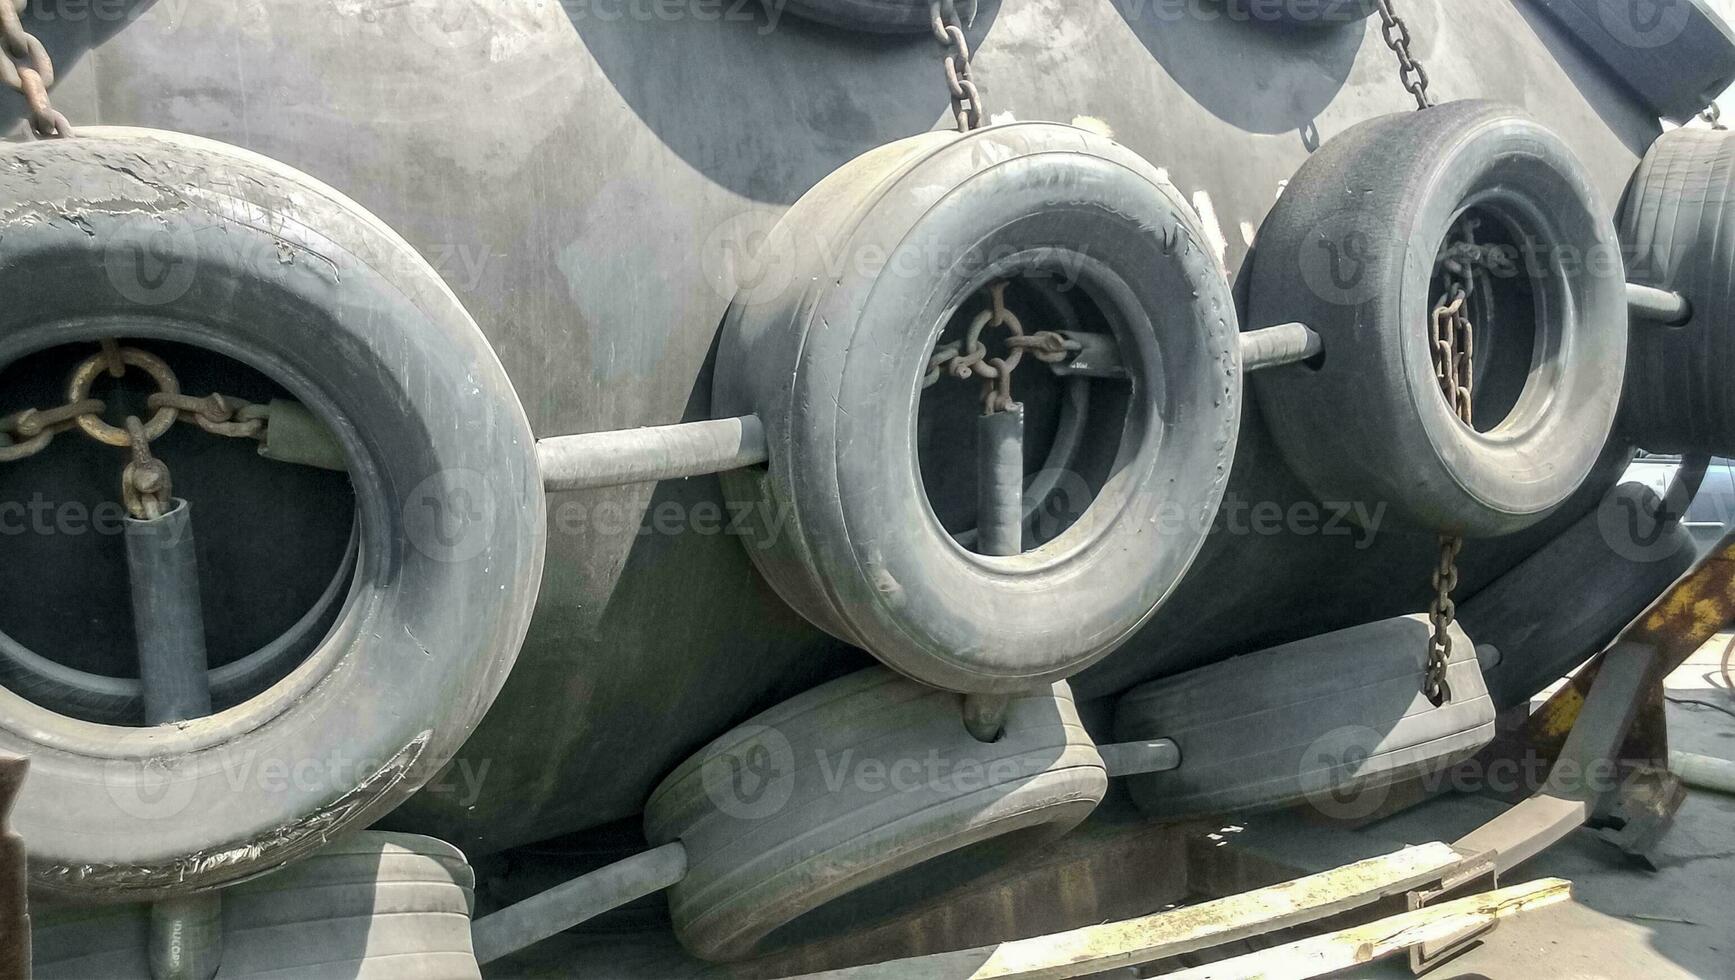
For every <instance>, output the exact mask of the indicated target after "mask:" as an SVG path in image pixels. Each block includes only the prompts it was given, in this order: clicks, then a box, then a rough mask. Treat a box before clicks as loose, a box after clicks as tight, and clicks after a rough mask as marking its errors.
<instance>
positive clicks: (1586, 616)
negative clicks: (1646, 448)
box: [1458, 483, 1696, 709]
mask: <svg viewBox="0 0 1735 980" xmlns="http://www.w3.org/2000/svg"><path fill="white" fill-rule="evenodd" d="M1661 506H1662V501H1661V500H1660V499H1659V498H1658V497H1657V495H1656V494H1655V493H1654V492H1652V491H1651V490H1650V489H1649V488H1647V487H1645V486H1644V485H1643V484H1639V483H1623V484H1621V485H1620V486H1618V487H1616V488H1615V489H1614V491H1613V492H1612V493H1610V494H1609V495H1608V497H1607V498H1606V499H1605V500H1604V501H1603V502H1602V504H1601V505H1600V506H1599V507H1598V508H1597V510H1596V511H1595V512H1594V513H1592V514H1590V515H1588V516H1586V517H1584V518H1582V519H1581V520H1579V522H1578V523H1576V524H1574V525H1573V526H1572V527H1571V528H1569V529H1568V530H1567V531H1566V533H1564V534H1562V535H1561V536H1560V537H1558V538H1556V539H1555V540H1553V541H1552V542H1549V543H1548V544H1547V545H1545V546H1544V547H1543V548H1542V549H1541V550H1540V551H1538V552H1537V553H1536V554H1534V555H1531V556H1530V557H1529V558H1526V559H1525V560H1524V561H1523V562H1522V563H1521V564H1519V565H1518V567H1516V568H1514V569H1512V570H1511V571H1509V572H1507V573H1506V574H1505V575H1502V576H1501V577H1500V578H1498V579H1496V580H1495V581H1494V583H1493V584H1491V585H1489V586H1488V587H1487V588H1485V589H1483V590H1482V591H1481V592H1478V593H1476V594H1475V595H1474V596H1472V597H1470V599H1469V600H1468V601H1464V602H1461V603H1459V606H1458V621H1459V622H1461V623H1463V624H1464V629H1465V630H1467V631H1469V633H1470V635H1472V636H1474V637H1476V639H1477V641H1478V642H1480V643H1482V644H1484V645H1487V646H1492V647H1493V648H1494V649H1496V650H1498V651H1499V661H1498V663H1497V664H1496V665H1495V666H1493V667H1491V668H1489V670H1488V671H1487V682H1488V693H1489V694H1490V695H1492V696H1493V698H1494V706H1495V707H1496V708H1502V709H1504V708H1510V707H1514V706H1516V705H1521V704H1527V703H1529V701H1530V699H1531V698H1532V697H1533V696H1534V695H1535V694H1536V693H1537V692H1538V691H1541V690H1542V689H1543V688H1545V687H1547V686H1548V685H1550V684H1553V683H1554V682H1555V681H1557V680H1559V679H1561V678H1562V677H1565V676H1566V675H1567V674H1568V673H1570V672H1571V671H1573V670H1574V669H1575V668H1577V667H1578V666H1579V665H1580V664H1582V663H1584V662H1585V661H1587V660H1589V659H1590V658H1591V657H1593V656H1595V655H1596V654H1598V653H1600V652H1602V650H1603V649H1604V648H1605V647H1607V646H1608V644H1609V643H1610V641H1612V640H1613V639H1614V638H1615V636H1616V635H1617V634H1618V633H1620V631H1621V630H1622V629H1624V628H1625V627H1626V626H1627V624H1628V623H1631V622H1632V621H1633V620H1634V619H1637V618H1638V616H1639V614H1640V613H1642V612H1644V611H1645V609H1646V608H1647V607H1648V606H1650V604H1651V603H1652V602H1653V601H1655V600H1656V599H1657V597H1658V596H1661V595H1662V594H1663V592H1664V591H1665V590H1667V589H1668V587H1669V586H1670V585H1672V584H1673V583H1674V581H1675V580H1676V579H1678V578H1680V577H1681V576H1682V575H1684V574H1686V572H1687V570H1688V569H1690V568H1692V567H1693V562H1694V559H1695V557H1696V552H1695V550H1694V547H1693V536H1692V535H1691V534H1689V533H1688V532H1687V529H1686V528H1684V527H1682V526H1681V523H1680V521H1678V520H1665V521H1659V520H1658V519H1657V514H1658V509H1659V508H1660V507H1661Z"/></svg>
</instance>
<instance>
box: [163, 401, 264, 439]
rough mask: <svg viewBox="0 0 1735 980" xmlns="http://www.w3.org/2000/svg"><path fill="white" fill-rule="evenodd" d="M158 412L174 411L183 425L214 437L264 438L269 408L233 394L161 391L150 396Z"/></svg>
mask: <svg viewBox="0 0 1735 980" xmlns="http://www.w3.org/2000/svg"><path fill="white" fill-rule="evenodd" d="M149 404H150V406H151V407H152V408H155V409H173V410H174V411H176V412H177V413H179V418H180V420H181V421H182V422H191V423H193V424H194V425H197V426H198V427H199V428H201V429H203V430H205V431H206V432H209V433H210V434H212V435H214V436H225V437H228V438H230V439H259V440H263V439H264V438H265V423H266V421H267V415H268V412H269V409H268V407H267V406H265V405H257V404H254V403H253V402H250V401H247V400H245V399H241V398H236V397H234V396H233V395H223V394H216V393H213V394H209V395H206V396H204V397H203V398H196V397H194V396H192V395H182V394H169V393H168V392H158V393H157V394H154V395H152V396H151V397H150V402H149Z"/></svg>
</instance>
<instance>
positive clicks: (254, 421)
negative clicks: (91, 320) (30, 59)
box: [0, 0, 270, 493]
mask: <svg viewBox="0 0 1735 980" xmlns="http://www.w3.org/2000/svg"><path fill="white" fill-rule="evenodd" d="M5 2H7V0H0V3H5ZM132 368H137V369H139V370H141V371H143V372H145V373H146V374H148V375H150V377H151V379H152V380H153V381H155V382H156V384H157V389H158V390H157V391H156V392H155V393H153V394H152V395H151V396H150V397H149V398H148V399H147V400H146V404H147V405H148V406H149V407H150V408H151V410H152V414H151V416H150V419H149V420H148V421H140V423H139V427H138V431H137V432H134V431H133V430H132V429H131V428H129V427H122V426H114V425H110V424H108V423H107V422H104V421H103V420H102V414H103V412H104V411H105V410H106V409H107V404H106V403H105V402H104V401H103V400H102V399H100V398H93V397H91V388H92V386H93V385H94V384H95V382H96V379H97V377H99V376H100V375H102V374H105V373H106V374H108V375H109V376H110V377H113V378H119V377H122V376H123V375H125V374H126V373H127V371H128V370H129V369H132ZM176 422H183V423H189V424H192V425H196V426H198V427H199V428H200V429H202V430H204V431H205V432H209V433H211V434H212V435H218V436H225V437H228V438H232V439H256V440H259V441H261V442H263V441H264V440H265V435H266V432H265V430H266V427H267V426H268V425H269V424H270V406H268V405H261V404H255V403H253V402H250V401H247V400H246V399H243V398H237V397H235V396H233V395H224V394H220V393H213V394H209V395H204V396H193V395H188V394H184V393H183V392H182V391H181V384H180V380H179V379H178V378H177V377H176V376H175V372H174V371H173V370H172V369H171V368H170V367H169V365H168V364H167V363H165V362H164V361H163V360H162V359H161V358H159V357H157V356H156V355H154V354H151V353H148V352H146V351H142V350H139V349H138V348H136V347H121V346H120V345H119V344H117V343H116V342H115V341H113V340H104V341H102V349H101V350H100V351H98V352H97V353H95V354H92V355H91V356H90V357H88V358H85V359H84V360H83V361H81V362H79V364H78V366H77V367H75V368H74V369H73V371H72V374H71V377H70V379H69V380H68V382H67V400H66V403H65V404H63V405H59V406H56V407H54V408H27V409H24V410H23V411H20V412H14V413H12V414H11V415H6V416H0V463H10V462H16V461H18V460H22V459H27V458H29V457H31V456H35V455H36V454H37V453H40V452H42V451H43V450H44V449H47V448H48V445H49V443H50V442H52V441H53V440H54V437H55V436H57V435H59V434H61V433H63V432H67V431H70V430H72V429H75V428H76V429H81V430H83V431H84V433H85V434H86V435H89V436H90V437H91V438H92V439H95V440H97V441H98V442H101V443H103V444H105V445H110V446H114V447H116V448H120V449H131V448H136V447H137V445H138V442H139V440H140V439H142V440H143V441H144V443H145V444H146V445H147V446H148V445H149V444H150V443H152V442H155V441H156V440H158V439H160V438H162V437H163V435H164V434H166V433H167V432H168V430H169V429H170V428H171V427H173V426H174V424H175V423H176ZM146 493H148V491H146Z"/></svg>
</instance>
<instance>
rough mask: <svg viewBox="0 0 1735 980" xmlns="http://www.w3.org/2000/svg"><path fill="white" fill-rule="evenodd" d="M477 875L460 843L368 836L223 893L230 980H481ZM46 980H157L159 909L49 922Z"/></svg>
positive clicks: (55, 917) (75, 912) (44, 933)
mask: <svg viewBox="0 0 1735 980" xmlns="http://www.w3.org/2000/svg"><path fill="white" fill-rule="evenodd" d="M475 890H476V876H475V872H473V871H472V870H471V869H470V865H469V863H468V862H466V861H465V860H464V855H463V854H462V853H461V852H459V850H458V849H457V848H455V847H453V846H451V845H450V844H446V843H444V842H443V841H437V840H434V839H433V838H431V837H421V836H418V835H415V834H389V833H379V832H374V831H368V832H363V833H359V834H355V835H352V836H349V837H345V838H343V839H341V840H338V841H334V842H332V843H331V844H329V845H327V846H326V847H324V848H322V849H320V850H319V851H317V852H316V853H314V854H311V855H309V856H307V857H306V858H303V859H302V860H300V861H298V862H296V863H295V864H294V865H293V866H291V867H288V868H285V869H283V870H281V871H276V872H273V873H271V874H269V875H266V876H265V877H263V878H258V879H255V880H253V881H249V882H245V883H243V884H240V885H236V886H234V887H233V888H228V889H225V890H224V891H223V894H222V903H223V950H222V965H221V967H220V968H219V969H218V971H217V978H218V980H240V978H243V977H257V978H261V980H263V978H267V977H296V976H326V977H340V976H341V977H366V978H370V980H395V978H402V980H420V978H427V977H441V978H453V980H456V978H460V977H480V976H481V971H480V970H479V969H478V967H477V966H476V956H475V953H474V952H472V950H471V946H470V913H471V911H472V907H473V905H474V904H475V898H474V896H475ZM34 919H35V927H36V928H35V933H34V935H33V937H32V938H33V943H32V947H33V950H32V952H33V954H34V957H35V976H36V977H37V978H38V980H57V978H64V980H83V978H87V977H99V976H100V977H109V978H113V980H149V978H150V976H151V972H150V963H149V958H148V953H147V950H148V948H149V941H150V940H149V926H150V908H149V906H146V905H138V904H133V905H110V906H98V907H94V908H93V907H84V908H53V909H49V910H47V911H46V912H41V911H39V912H37V913H36V915H35V917H34Z"/></svg>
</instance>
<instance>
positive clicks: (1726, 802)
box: [1348, 634, 1735, 980]
mask: <svg viewBox="0 0 1735 980" xmlns="http://www.w3.org/2000/svg"><path fill="white" fill-rule="evenodd" d="M1732 641H1735V635H1731V634H1725V635H1723V636H1721V637H1719V638H1718V639H1717V640H1715V641H1713V642H1712V643H1709V644H1707V645H1706V646H1705V647H1704V648H1703V649H1701V650H1700V651H1699V652H1698V653H1697V654H1695V655H1694V656H1693V657H1692V658H1691V659H1689V660H1688V662H1687V663H1686V664H1685V665H1684V666H1682V667H1681V668H1680V669H1679V670H1677V671H1676V672H1675V673H1674V674H1672V675H1671V676H1670V677H1669V679H1668V683H1667V688H1668V691H1667V693H1668V696H1669V697H1670V699H1671V700H1670V704H1669V739H1670V748H1672V749H1674V750H1676V751H1683V752H1696V753H1699V754H1701V755H1708V756H1714V757H1717V758H1722V759H1735V717H1732V716H1731V715H1729V714H1725V713H1724V712H1723V711H1720V710H1718V708H1721V709H1724V710H1727V711H1735V694H1732V693H1731V686H1730V680H1731V678H1730V673H1731V672H1732V671H1735V666H1728V665H1726V664H1725V662H1724V659H1723V658H1724V656H1725V651H1727V650H1729V649H1730V645H1731V642H1732ZM1691 702H1701V703H1691ZM1498 810H1499V807H1498V806H1497V805H1496V804H1493V803H1492V802H1490V801H1487V800H1484V799H1481V798H1477V797H1468V796H1452V797H1447V798H1443V799H1440V800H1436V801H1434V802H1432V803H1430V804H1428V805H1426V806H1423V807H1420V808H1418V809H1416V810H1412V811H1410V812H1409V813H1406V814H1403V815H1402V816H1400V817H1397V818H1394V819H1392V820H1388V821H1385V822H1384V823H1381V824H1378V825H1376V826H1375V827H1373V828H1369V830H1368V831H1367V833H1368V834H1369V835H1370V836H1378V837H1383V838H1387V839H1390V838H1394V837H1395V838H1402V839H1407V840H1413V841H1417V842H1420V841H1424V840H1439V839H1445V840H1452V839H1454V838H1456V837H1457V836H1458V835H1459V834H1460V833H1462V832H1466V831H1468V830H1470V829H1472V828H1473V827H1475V826H1476V825H1477V824H1478V823H1480V822H1481V821H1482V820H1485V819H1486V818H1487V817H1489V816H1492V815H1493V814H1494V813H1496V812H1498ZM1656 863H1657V865H1658V868H1657V870H1656V871H1654V872H1653V871H1650V870H1647V869H1644V868H1642V867H1638V866H1636V865H1635V864H1634V863H1632V862H1630V861H1628V860H1623V857H1622V855H1620V854H1619V853H1618V852H1616V851H1615V850H1614V848H1613V847H1611V846H1610V845H1609V844H1608V843H1606V842H1604V841H1603V840H1602V839H1600V838H1599V837H1598V836H1597V835H1596V834H1594V833H1592V832H1590V831H1579V832H1577V833H1575V834H1574V835H1573V836H1571V837H1569V838H1568V839H1567V840H1565V841H1563V842H1561V843H1560V844H1559V845H1557V846H1556V847H1554V848H1553V849H1552V850H1549V851H1546V852H1544V853H1543V854H1541V855H1539V856H1537V857H1536V858H1535V859H1533V860H1532V861H1530V862H1529V863H1527V864H1525V865H1522V866H1520V867H1519V868H1518V869H1516V870H1515V871H1514V872H1513V873H1512V874H1511V875H1509V876H1507V877H1506V878H1505V879H1503V883H1505V884H1513V883H1518V882H1523V881H1529V880H1532V879H1535V878H1545V877H1558V878H1565V879H1567V880H1569V881H1571V882H1572V883H1573V891H1574V899H1573V901H1572V902H1570V903H1567V904H1563V905H1557V906H1554V907H1551V908H1546V909H1542V910H1540V911H1537V912H1532V913H1528V914H1526V915H1523V916H1520V917H1518V918H1516V919H1513V920H1509V921H1507V922H1505V923H1503V924H1502V925H1501V926H1500V927H1499V928H1498V929H1496V930H1495V931H1494V932H1493V933H1492V934H1491V935H1489V936H1488V937H1487V938H1486V940H1485V941H1484V942H1483V943H1482V945H1481V946H1480V947H1479V948H1477V949H1474V950H1472V951H1471V952H1469V953H1466V954H1465V955H1463V956H1462V957H1460V958H1458V959H1457V960H1454V961H1452V962H1451V963H1448V964H1446V965H1445V966H1443V967H1442V968H1440V969H1439V970H1437V971H1435V972H1434V973H1433V974H1431V976H1433V977H1435V978H1438V980H1455V978H1462V980H1472V978H1480V977H1487V978H1493V980H1505V978H1508V977H1513V978H1525V980H1528V978H1533V977H1537V978H1549V980H1553V978H1560V980H1581V978H1582V980H1589V978H1596V980H1602V978H1610V980H1613V978H1621V980H1626V978H1634V977H1643V978H1646V980H1652V978H1664V977H1716V978H1725V977H1735V797H1730V796H1722V795H1719V794H1715V793H1707V792H1701V791H1697V790H1695V791H1692V792H1691V793H1690V794H1689V795H1688V797H1687V802H1686V805H1685V806H1683V807H1682V809H1681V812H1680V814H1679V816H1678V818H1677V820H1676V823H1675V826H1674V827H1673V828H1672V829H1671V830H1670V831H1669V833H1668V835H1667V836H1666V837H1665V838H1664V839H1663V840H1662V842H1661V845H1660V848H1659V853H1658V855H1657V861H1656ZM1348 975H1351V976H1366V977H1382V978H1383V977H1399V976H1408V975H1409V971H1408V970H1407V969H1405V968H1402V967H1400V966H1399V965H1397V964H1389V965H1384V966H1382V967H1380V968H1377V969H1372V970H1364V971H1360V972H1357V973H1354V974H1348Z"/></svg>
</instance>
